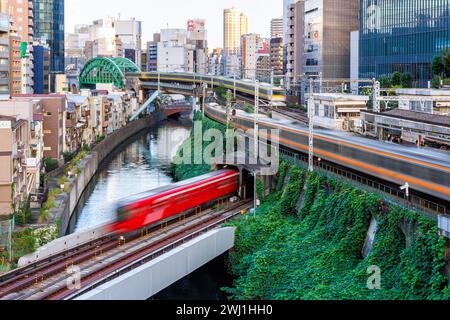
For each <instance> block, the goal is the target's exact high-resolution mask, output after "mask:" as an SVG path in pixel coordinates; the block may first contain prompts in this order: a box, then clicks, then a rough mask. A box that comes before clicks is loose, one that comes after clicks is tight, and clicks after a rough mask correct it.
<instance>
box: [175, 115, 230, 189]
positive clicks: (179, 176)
mask: <svg viewBox="0 0 450 320" xmlns="http://www.w3.org/2000/svg"><path fill="white" fill-rule="evenodd" d="M194 121H201V122H202V131H203V134H204V133H205V132H206V131H207V130H209V129H217V130H219V131H221V132H225V126H224V125H222V124H220V123H218V122H216V121H213V120H211V119H209V118H207V117H203V115H202V113H201V112H195V113H194ZM201 136H203V135H201ZM197 143H201V144H202V147H203V148H202V149H201V150H202V152H203V150H205V149H206V148H207V147H208V146H209V145H210V144H211V142H205V141H203V139H202V141H201V142H198V141H195V126H194V127H193V129H192V132H191V135H190V137H189V138H188V139H187V140H186V141H185V142H184V143H183V145H182V146H181V147H180V148H179V150H178V153H177V155H176V157H175V159H174V164H173V165H172V174H173V176H174V178H175V179H176V180H177V181H182V180H186V179H190V178H194V177H197V176H200V175H203V174H206V173H208V172H211V165H209V164H206V163H203V164H195V162H194V156H195V155H194V146H195V145H196V144H197ZM187 150H188V151H189V152H190V153H191V161H190V163H182V161H181V159H183V152H186V151H187Z"/></svg>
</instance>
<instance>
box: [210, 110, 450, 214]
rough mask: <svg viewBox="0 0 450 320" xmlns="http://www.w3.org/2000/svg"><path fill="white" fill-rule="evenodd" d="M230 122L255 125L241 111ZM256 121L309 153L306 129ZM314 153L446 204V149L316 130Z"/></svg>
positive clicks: (449, 167) (449, 195)
mask: <svg viewBox="0 0 450 320" xmlns="http://www.w3.org/2000/svg"><path fill="white" fill-rule="evenodd" d="M206 115H207V116H208V117H210V118H211V119H214V120H216V121H218V122H221V123H225V122H226V111H225V110H224V109H223V108H221V107H217V106H207V107H206ZM232 122H233V124H234V126H235V127H236V128H238V129H242V130H245V131H248V130H253V128H254V118H253V115H251V114H247V113H244V112H237V113H236V115H235V116H234V117H233V119H232ZM258 122H259V128H260V129H265V130H271V129H279V130H280V144H281V145H282V146H283V147H286V148H289V149H291V150H294V151H298V152H300V153H303V154H305V153H306V154H307V153H308V147H309V138H308V137H309V130H308V128H306V127H304V126H302V125H300V124H298V123H294V122H291V121H285V120H276V119H269V118H261V119H259V121H258ZM268 132H270V131H268ZM269 138H270V137H269ZM314 155H315V156H316V157H318V158H321V159H323V160H325V161H328V162H330V163H334V164H337V165H340V166H343V167H345V168H349V169H352V170H354V171H358V172H361V173H363V174H366V175H369V176H373V177H375V178H378V179H381V180H383V181H388V182H391V183H393V184H396V185H399V186H402V185H404V184H405V183H406V182H407V183H409V185H410V186H411V190H416V191H419V192H421V193H423V194H426V195H429V196H432V197H435V198H437V199H440V200H444V201H445V202H447V204H448V203H449V201H450V153H449V152H446V151H440V150H432V149H429V148H428V149H418V148H412V147H406V146H401V145H396V144H389V143H383V142H380V141H375V140H370V139H367V138H363V137H358V136H354V135H351V134H348V133H343V132H342V133H341V132H336V131H331V130H326V129H315V134H314ZM447 208H448V206H447Z"/></svg>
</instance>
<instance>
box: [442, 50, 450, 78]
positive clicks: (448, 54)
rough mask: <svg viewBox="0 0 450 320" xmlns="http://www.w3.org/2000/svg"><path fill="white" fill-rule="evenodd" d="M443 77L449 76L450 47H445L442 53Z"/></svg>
mask: <svg viewBox="0 0 450 320" xmlns="http://www.w3.org/2000/svg"><path fill="white" fill-rule="evenodd" d="M443 62H444V72H445V77H446V78H448V77H450V49H445V51H444V53H443Z"/></svg>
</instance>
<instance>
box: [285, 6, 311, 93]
mask: <svg viewBox="0 0 450 320" xmlns="http://www.w3.org/2000/svg"><path fill="white" fill-rule="evenodd" d="M312 1H315V0H312ZM287 19H288V31H287V34H286V42H285V50H286V57H285V63H286V76H287V77H288V84H289V85H290V84H294V83H298V82H299V80H300V79H299V76H300V75H301V74H302V73H303V64H304V61H303V60H304V51H305V49H304V45H305V41H304V39H305V1H304V0H300V1H297V2H295V3H293V4H290V5H289V6H288V15H287Z"/></svg>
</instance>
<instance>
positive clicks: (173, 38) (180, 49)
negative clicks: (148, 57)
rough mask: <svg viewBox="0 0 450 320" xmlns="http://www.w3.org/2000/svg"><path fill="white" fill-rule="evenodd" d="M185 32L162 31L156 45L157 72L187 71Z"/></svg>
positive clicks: (183, 30)
mask: <svg viewBox="0 0 450 320" xmlns="http://www.w3.org/2000/svg"><path fill="white" fill-rule="evenodd" d="M187 36H188V34H187V30H185V29H162V30H161V41H160V42H159V43H158V50H157V52H158V59H157V64H158V71H161V72H186V71H189V49H188V47H187Z"/></svg>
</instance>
